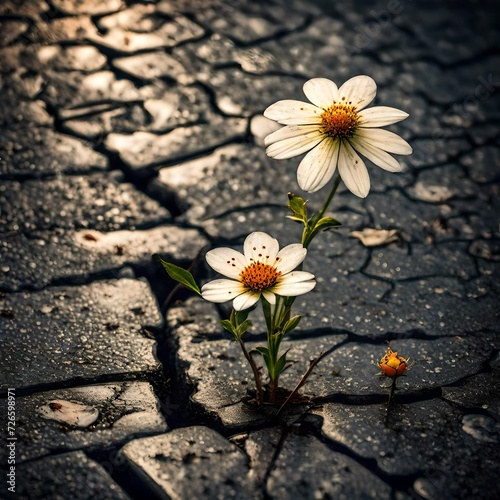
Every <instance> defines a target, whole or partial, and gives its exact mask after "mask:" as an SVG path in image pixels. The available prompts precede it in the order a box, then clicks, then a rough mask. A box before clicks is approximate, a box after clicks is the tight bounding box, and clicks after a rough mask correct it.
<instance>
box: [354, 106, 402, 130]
mask: <svg viewBox="0 0 500 500" xmlns="http://www.w3.org/2000/svg"><path fill="white" fill-rule="evenodd" d="M408 116H409V115H408V113H405V112H404V111H401V110H400V109H396V108H389V107H387V106H374V107H373V108H368V109H364V110H363V111H361V112H360V113H358V117H359V118H360V120H359V126H360V127H385V126H386V125H392V124H393V123H397V122H400V121H401V120H404V119H405V118H408Z"/></svg>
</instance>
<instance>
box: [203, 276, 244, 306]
mask: <svg viewBox="0 0 500 500" xmlns="http://www.w3.org/2000/svg"><path fill="white" fill-rule="evenodd" d="M245 290H246V288H245V287H244V285H243V284H242V283H240V282H239V281H233V280H225V279H220V280H213V281H209V282H208V283H205V284H204V285H203V286H202V287H201V296H202V297H203V298H204V299H205V300H208V301H209V302H218V303H219V302H227V301H228V300H232V299H234V298H235V297H237V296H238V295H240V294H242V293H243V292H245Z"/></svg>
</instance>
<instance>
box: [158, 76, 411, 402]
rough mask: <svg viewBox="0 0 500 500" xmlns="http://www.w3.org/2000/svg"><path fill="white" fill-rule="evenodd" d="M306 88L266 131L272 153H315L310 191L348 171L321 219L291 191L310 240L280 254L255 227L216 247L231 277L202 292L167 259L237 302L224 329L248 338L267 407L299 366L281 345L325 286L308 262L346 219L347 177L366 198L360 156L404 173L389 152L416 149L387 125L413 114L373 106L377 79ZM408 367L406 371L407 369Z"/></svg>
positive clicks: (305, 180) (222, 298)
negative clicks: (254, 336) (335, 203)
mask: <svg viewBox="0 0 500 500" xmlns="http://www.w3.org/2000/svg"><path fill="white" fill-rule="evenodd" d="M303 90H304V94H305V95H306V97H307V98H308V99H309V101H310V103H307V102H302V101H296V100H282V101H278V102H276V103H275V104H272V105H271V106H269V107H268V108H267V109H266V110H265V112H264V116H266V117H267V118H270V119H272V120H275V121H276V122H278V123H280V124H282V125H284V126H283V127H282V128H280V129H279V130H277V131H276V132H273V133H271V134H270V135H268V136H267V137H266V139H265V144H266V146H267V149H266V153H267V154H268V156H270V157H272V158H275V159H285V158H292V157H294V156H298V155H301V154H303V153H306V152H307V154H306V155H305V156H304V158H303V159H302V160H301V162H300V164H299V167H298V170H297V182H298V185H299V187H300V188H301V189H302V190H304V191H306V192H310V193H312V192H316V191H319V190H320V189H321V188H323V187H325V186H326V185H327V184H328V183H329V182H330V180H332V178H333V177H334V175H335V173H336V171H337V170H338V175H337V176H336V178H335V180H334V181H333V182H332V187H331V189H330V192H329V194H328V195H327V197H326V199H325V201H324V202H323V204H322V206H321V208H320V210H319V211H318V212H316V213H314V214H312V215H309V214H308V210H307V203H306V200H305V199H304V198H302V197H301V196H297V195H295V194H292V193H289V194H288V208H289V209H290V211H291V214H290V215H289V218H290V219H292V220H293V221H295V222H298V223H300V224H302V225H303V231H302V238H301V242H300V243H293V244H290V245H287V246H285V247H283V248H282V249H281V250H280V247H279V243H278V241H277V240H276V239H275V238H273V237H272V236H270V235H269V234H267V233H264V232H253V233H251V234H249V235H248V236H247V238H246V239H245V241H244V244H243V253H241V252H238V251H236V250H234V249H231V248H216V249H213V250H210V251H209V252H208V253H207V254H206V261H207V263H208V265H209V266H210V267H211V268H212V269H213V270H214V271H216V272H218V273H219V274H221V275H222V276H224V278H221V279H215V280H213V281H209V282H208V283H205V284H204V285H203V286H202V287H201V289H200V287H199V286H198V284H197V283H196V280H195V279H194V277H193V276H192V274H191V273H190V272H188V271H187V270H185V269H182V268H180V267H178V266H176V265H174V264H171V263H168V262H165V261H164V260H162V259H160V260H161V263H162V265H163V266H164V268H165V270H166V271H167V273H168V274H169V275H170V277H171V278H173V279H174V280H176V281H178V282H179V283H181V284H183V285H184V286H186V287H187V288H189V289H190V290H192V291H194V292H195V293H197V294H199V295H201V296H202V297H203V298H204V299H205V300H208V301H210V302H215V303H223V302H228V301H232V312H231V314H230V317H229V318H228V319H225V320H222V322H221V323H222V327H223V328H224V329H225V330H227V331H228V332H230V333H231V334H232V336H233V337H234V338H235V340H236V341H237V342H238V343H239V345H240V347H241V349H242V351H243V354H244V356H245V358H246V360H247V361H248V363H249V364H250V366H251V368H252V372H253V376H254V379H255V388H256V396H255V399H256V402H257V403H258V404H262V403H263V402H269V403H278V388H279V378H280V374H281V373H282V372H283V371H284V370H285V369H286V368H287V367H288V366H289V365H290V363H289V362H288V360H287V351H285V352H282V351H281V342H282V340H283V338H284V337H285V336H286V335H287V334H288V333H289V332H291V331H292V330H294V329H295V328H296V327H297V325H298V324H299V322H300V319H301V316H300V315H293V314H292V306H293V304H294V301H295V298H296V297H297V296H299V295H302V294H305V293H308V292H310V291H311V290H312V289H313V288H314V287H315V285H316V281H315V277H314V275H313V274H311V273H310V272H307V271H306V270H302V266H303V265H304V262H305V259H306V257H307V252H308V248H309V246H310V244H311V242H312V241H313V239H314V238H315V237H316V236H317V235H318V234H319V233H320V232H322V231H325V230H328V229H331V228H334V227H336V226H339V225H340V222H339V221H337V220H336V219H334V218H333V217H331V216H329V215H327V214H326V212H327V210H328V208H329V206H330V203H331V202H332V200H333V198H334V196H335V193H336V191H337V188H338V186H339V184H340V181H341V180H342V181H343V182H344V184H345V185H346V187H347V188H348V189H349V190H350V191H351V192H352V193H353V194H354V195H356V196H358V197H361V198H364V197H366V196H367V195H368V193H369V191H370V178H369V175H368V170H367V168H366V166H365V163H364V161H363V160H362V159H361V157H360V156H359V154H358V153H360V154H361V155H363V156H364V157H365V158H367V159H368V160H370V161H371V162H373V163H374V164H375V165H377V166H379V167H381V168H383V169H384V170H387V171H389V172H398V171H400V170H401V166H400V164H399V162H398V161H397V160H396V159H394V158H393V157H392V156H391V155H390V154H389V153H395V154H403V155H407V154H410V153H411V152H412V149H411V147H410V145H409V144H408V143H407V142H406V141H405V140H403V139H402V138H401V137H399V136H398V135H396V134H394V133H393V132H389V131H387V130H383V129H380V128H379V127H383V126H385V125H390V124H393V123H396V122H399V121H401V120H404V119H405V118H406V117H407V116H408V114H407V113H405V112H403V111H400V110H398V109H395V108H389V107H385V106H375V107H371V108H367V106H368V105H369V104H370V103H371V102H372V101H373V99H374V98H375V95H376V90H377V87H376V84H375V82H374V81H373V79H372V78H370V77H368V76H365V75H361V76H356V77H354V78H351V79H350V80H348V81H347V82H346V83H344V84H343V85H342V86H341V87H340V88H338V87H337V85H335V83H334V82H332V81H331V80H328V79H326V78H313V79H311V80H309V81H307V82H306V83H305V84H304V86H303ZM259 303H260V305H261V307H262V313H263V316H264V319H265V323H266V330H267V343H266V345H265V346H259V347H256V348H255V349H254V350H253V351H251V352H249V351H248V349H247V347H246V345H245V342H244V340H243V336H244V334H245V333H246V332H247V331H248V330H249V329H250V327H251V326H252V323H251V321H250V320H249V319H248V316H249V312H250V310H252V309H254V308H255V307H256V306H257V305H258V304H259ZM254 354H256V355H260V356H262V358H263V360H264V364H265V366H266V368H267V375H268V379H269V381H268V384H267V385H266V386H264V384H263V383H262V376H261V369H260V367H259V366H258V363H257V361H256V360H255V357H254ZM396 354H397V353H396ZM322 355H323V353H321V354H320V356H319V357H318V358H316V360H315V361H313V363H311V366H310V368H309V369H308V370H307V371H306V374H305V376H304V377H302V379H301V381H300V383H299V385H298V386H297V387H299V386H301V385H302V384H303V383H304V382H305V378H307V376H308V375H309V373H310V372H311V370H312V368H313V366H314V365H315V364H316V363H317V362H318V361H319V359H320V358H321V357H322ZM393 362H394V361H393V359H392V358H390V359H389V360H388V362H387V363H385V364H380V365H379V366H380V367H381V369H382V370H384V368H385V367H386V366H387V367H388V368H387V369H389V368H390V367H391V366H392V363H393ZM401 366H402V365H398V367H396V371H398V370H399V371H400V370H402V368H401ZM382 367H384V368H382ZM384 373H386V372H384ZM386 374H387V373H386ZM400 374H401V373H399V372H398V375H400ZM394 380H395V378H394ZM287 401H288V399H287Z"/></svg>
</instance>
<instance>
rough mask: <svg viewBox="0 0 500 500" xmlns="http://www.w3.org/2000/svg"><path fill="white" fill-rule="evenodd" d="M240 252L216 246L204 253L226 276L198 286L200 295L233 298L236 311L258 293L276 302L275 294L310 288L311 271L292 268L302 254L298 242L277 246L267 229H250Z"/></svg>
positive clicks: (253, 300) (221, 299) (248, 304)
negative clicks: (263, 231) (252, 231)
mask: <svg viewBox="0 0 500 500" xmlns="http://www.w3.org/2000/svg"><path fill="white" fill-rule="evenodd" d="M243 252H244V253H243V254H242V253H240V252H237V251H236V250H233V249H231V248H216V249H215V250H210V252H208V253H207V255H206V259H207V262H208V264H209V265H210V267H211V268H212V269H214V270H215V271H217V272H218V273H220V274H222V275H224V276H227V277H228V278H230V279H217V280H214V281H210V282H209V283H207V284H205V285H203V287H202V288H201V295H202V297H203V298H204V299H206V300H208V301H210V302H227V301H228V300H233V307H234V309H235V310H236V311H242V310H243V309H248V308H249V307H252V306H253V305H254V304H256V303H257V301H258V300H259V299H260V297H261V295H262V296H264V297H265V298H266V300H267V301H268V302H269V303H271V304H275V303H276V295H282V296H285V297H295V296H297V295H302V294H303V293H307V292H310V291H311V290H312V289H313V288H314V287H315V286H316V282H315V281H314V275H313V274H311V273H307V272H305V271H293V269H295V268H296V267H297V266H298V265H299V264H301V263H302V262H303V260H304V259H305V257H306V254H307V250H306V249H305V248H304V247H303V246H302V245H301V244H300V243H294V244H292V245H287V246H286V247H284V248H282V249H281V250H279V244H278V241H277V240H275V239H274V238H272V237H271V236H269V235H268V234H267V233H261V232H255V233H251V234H249V235H248V236H247V238H246V239H245V243H244V245H243Z"/></svg>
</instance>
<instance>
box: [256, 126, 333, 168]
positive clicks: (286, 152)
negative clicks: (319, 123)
mask: <svg viewBox="0 0 500 500" xmlns="http://www.w3.org/2000/svg"><path fill="white" fill-rule="evenodd" d="M323 138H324V135H323V133H322V132H321V131H320V130H319V129H317V130H316V132H315V133H314V132H311V133H308V134H306V135H302V136H299V137H290V138H288V139H284V140H282V141H279V142H275V143H274V144H271V145H270V146H268V148H267V149H266V154H267V155H268V156H270V157H271V158H276V159H277V160H284V159H286V158H292V156H298V155H301V154H302V153H305V152H306V151H309V150H310V149H312V148H313V147H314V146H316V144H318V143H319V142H321V141H322V140H323Z"/></svg>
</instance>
